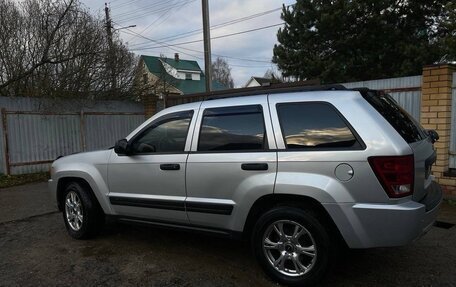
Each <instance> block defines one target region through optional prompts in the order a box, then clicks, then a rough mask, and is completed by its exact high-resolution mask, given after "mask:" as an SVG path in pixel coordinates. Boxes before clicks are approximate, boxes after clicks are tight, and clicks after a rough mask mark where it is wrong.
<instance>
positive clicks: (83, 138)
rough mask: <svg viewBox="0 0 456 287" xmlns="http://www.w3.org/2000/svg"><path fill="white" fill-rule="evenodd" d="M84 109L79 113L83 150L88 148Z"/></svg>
mask: <svg viewBox="0 0 456 287" xmlns="http://www.w3.org/2000/svg"><path fill="white" fill-rule="evenodd" d="M84 116H85V115H84V111H83V110H81V112H80V114H79V134H80V136H81V148H82V151H85V150H86V139H85V119H84Z"/></svg>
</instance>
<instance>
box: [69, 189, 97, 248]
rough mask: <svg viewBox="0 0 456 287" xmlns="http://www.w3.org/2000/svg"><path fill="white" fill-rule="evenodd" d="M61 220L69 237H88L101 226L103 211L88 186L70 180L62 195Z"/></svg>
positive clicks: (94, 233)
mask: <svg viewBox="0 0 456 287" xmlns="http://www.w3.org/2000/svg"><path fill="white" fill-rule="evenodd" d="M62 200H63V202H62V206H63V220H64V222H65V227H66V229H67V231H68V234H70V236H71V237H73V238H75V239H88V238H91V237H93V236H95V235H96V234H97V233H98V232H99V231H100V230H101V229H102V227H103V224H104V213H103V210H102V209H101V207H100V205H99V204H98V202H97V201H96V199H95V198H94V196H93V195H92V194H91V191H90V190H89V187H86V186H84V185H82V184H80V183H78V182H71V183H69V184H68V185H67V186H66V187H65V191H64V195H63V199H62Z"/></svg>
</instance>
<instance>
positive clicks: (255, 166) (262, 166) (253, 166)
mask: <svg viewBox="0 0 456 287" xmlns="http://www.w3.org/2000/svg"><path fill="white" fill-rule="evenodd" d="M241 168H242V169H243V170H268V164H267V163H243V164H241Z"/></svg>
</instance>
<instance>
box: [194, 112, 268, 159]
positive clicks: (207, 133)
mask: <svg viewBox="0 0 456 287" xmlns="http://www.w3.org/2000/svg"><path fill="white" fill-rule="evenodd" d="M264 149H267V144H266V130H265V125H264V118H263V110H262V108H261V106H260V105H251V106H239V107H224V108H212V109H206V110H205V111H204V114H203V121H202V124H201V131H200V136H199V143H198V151H244V150H250V151H251V150H264Z"/></svg>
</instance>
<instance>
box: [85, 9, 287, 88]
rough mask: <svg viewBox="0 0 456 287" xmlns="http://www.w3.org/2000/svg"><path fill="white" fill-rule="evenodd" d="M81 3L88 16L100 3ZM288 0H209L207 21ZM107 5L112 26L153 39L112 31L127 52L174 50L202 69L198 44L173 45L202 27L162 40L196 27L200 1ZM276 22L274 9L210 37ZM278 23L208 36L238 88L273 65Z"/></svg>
mask: <svg viewBox="0 0 456 287" xmlns="http://www.w3.org/2000/svg"><path fill="white" fill-rule="evenodd" d="M81 2H82V3H84V4H85V5H86V6H87V7H88V8H89V9H90V10H91V11H93V13H94V14H100V15H104V3H105V1H100V0H95V1H94V0H81ZM294 2H295V1H292V0H261V1H260V0H209V9H210V11H209V13H210V16H209V17H210V24H211V26H214V25H217V24H221V23H225V22H228V21H232V20H236V19H239V18H244V17H247V16H251V15H254V14H258V13H262V12H267V11H271V10H274V9H278V8H281V6H282V4H285V5H289V4H293V3H294ZM108 5H109V7H110V9H111V10H110V12H111V16H112V20H113V21H114V27H115V28H120V27H125V26H129V25H136V27H134V28H129V29H130V30H131V31H134V32H136V33H140V34H141V35H142V36H144V37H147V38H149V39H152V40H156V41H157V40H158V41H159V42H158V43H157V42H152V41H151V40H148V39H144V38H141V37H140V36H133V35H131V33H130V32H129V31H128V30H118V31H116V33H119V35H120V37H121V38H122V39H123V40H124V41H126V42H127V43H128V46H129V48H130V49H131V50H132V51H133V52H135V53H137V54H139V55H141V54H144V55H151V56H159V55H160V54H164V55H165V56H167V57H174V53H176V52H179V54H180V58H181V59H186V60H197V61H198V63H199V64H200V66H201V69H203V70H204V60H203V58H204V55H203V42H196V43H191V44H179V43H182V42H189V41H195V40H202V38H203V33H202V31H198V32H195V34H193V35H182V36H181V37H182V38H180V39H173V38H167V37H170V36H175V35H177V34H181V33H185V32H189V31H192V30H197V29H201V28H202V16H201V0H168V1H162V0H112V1H111V2H108ZM281 22H282V20H281V19H280V10H276V11H273V12H270V13H267V14H265V15H263V16H259V17H255V18H252V19H249V20H246V21H242V22H238V23H235V24H232V25H226V26H224V27H216V28H214V29H212V30H211V38H214V37H218V36H222V35H226V34H232V33H237V32H242V31H246V30H252V29H256V28H261V27H265V26H271V25H275V24H279V23H281ZM279 27H280V26H275V27H270V28H265V29H261V30H258V31H254V32H249V33H244V34H239V35H235V36H230V37H223V38H219V39H213V40H212V41H211V44H212V54H213V55H212V59H213V60H214V59H215V57H216V56H217V55H220V56H225V59H226V60H227V61H228V63H229V64H230V66H231V68H232V71H231V74H232V76H233V78H234V82H235V85H236V86H237V87H239V86H243V85H244V84H245V83H246V82H247V80H248V79H250V77H251V76H263V75H264V72H265V71H266V70H267V69H268V68H271V67H273V66H274V65H272V63H270V60H271V57H272V48H273V47H274V44H275V43H276V42H277V38H276V34H277V30H278V29H279ZM129 33H130V34H129ZM183 36H186V37H183ZM164 42H165V43H164ZM173 43H178V44H179V46H173V47H169V46H168V47H163V45H167V44H173ZM176 50H177V51H176Z"/></svg>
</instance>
